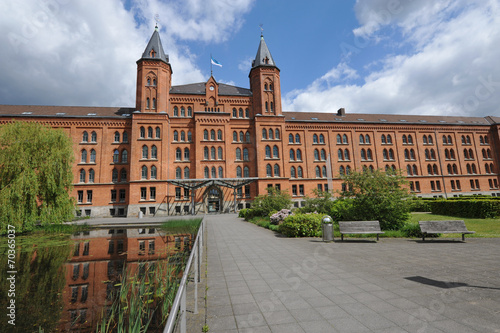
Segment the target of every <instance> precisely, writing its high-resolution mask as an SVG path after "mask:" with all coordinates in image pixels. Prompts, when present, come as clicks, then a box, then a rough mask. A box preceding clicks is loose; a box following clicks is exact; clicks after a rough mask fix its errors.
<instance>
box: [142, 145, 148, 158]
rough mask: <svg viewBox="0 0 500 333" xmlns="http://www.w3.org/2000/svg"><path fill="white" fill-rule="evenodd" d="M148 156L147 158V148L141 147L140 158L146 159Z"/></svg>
mask: <svg viewBox="0 0 500 333" xmlns="http://www.w3.org/2000/svg"><path fill="white" fill-rule="evenodd" d="M148 156H149V152H148V146H146V145H144V146H142V158H143V159H147V158H148Z"/></svg>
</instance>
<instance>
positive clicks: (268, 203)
mask: <svg viewBox="0 0 500 333" xmlns="http://www.w3.org/2000/svg"><path fill="white" fill-rule="evenodd" d="M291 205H292V199H291V197H290V195H289V194H288V193H286V192H284V191H280V190H278V189H276V188H274V187H269V188H267V195H259V196H257V197H256V198H255V199H254V201H253V203H252V208H251V210H252V214H253V216H266V217H268V216H269V214H270V213H272V212H278V211H280V210H282V209H283V208H290V206H291ZM247 219H248V218H247Z"/></svg>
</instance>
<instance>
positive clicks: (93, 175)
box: [89, 169, 95, 183]
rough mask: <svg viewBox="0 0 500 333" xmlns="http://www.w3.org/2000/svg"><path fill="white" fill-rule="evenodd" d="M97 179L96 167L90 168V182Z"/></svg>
mask: <svg viewBox="0 0 500 333" xmlns="http://www.w3.org/2000/svg"><path fill="white" fill-rule="evenodd" d="M94 179H95V172H94V169H90V170H89V183H93V182H94Z"/></svg>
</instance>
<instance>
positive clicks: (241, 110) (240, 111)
mask: <svg viewBox="0 0 500 333" xmlns="http://www.w3.org/2000/svg"><path fill="white" fill-rule="evenodd" d="M238 116H239V117H240V118H243V109H242V108H240V109H239V110H238Z"/></svg>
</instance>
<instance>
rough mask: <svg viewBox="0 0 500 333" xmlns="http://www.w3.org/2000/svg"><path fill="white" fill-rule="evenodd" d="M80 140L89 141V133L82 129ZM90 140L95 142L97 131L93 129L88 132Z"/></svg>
mask: <svg viewBox="0 0 500 333" xmlns="http://www.w3.org/2000/svg"><path fill="white" fill-rule="evenodd" d="M82 142H89V133H87V131H83V135H82ZM90 142H97V133H96V132H95V131H92V133H90Z"/></svg>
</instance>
